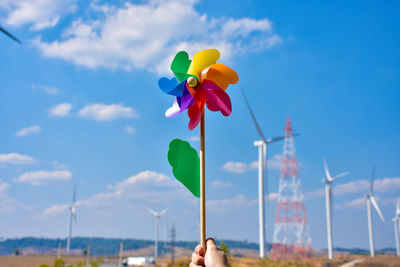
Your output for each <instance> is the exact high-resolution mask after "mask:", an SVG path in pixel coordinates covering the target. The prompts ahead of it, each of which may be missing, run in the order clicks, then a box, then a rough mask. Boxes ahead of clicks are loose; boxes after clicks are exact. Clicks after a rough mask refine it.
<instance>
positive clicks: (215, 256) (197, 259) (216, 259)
mask: <svg viewBox="0 0 400 267" xmlns="http://www.w3.org/2000/svg"><path fill="white" fill-rule="evenodd" d="M204 254H205V255H204ZM199 266H205V267H228V259H227V257H226V255H225V253H224V252H223V251H222V250H220V249H219V248H218V247H217V245H216V244H215V241H214V239H212V238H209V239H207V241H206V251H205V253H204V248H203V247H202V246H201V245H197V247H196V248H195V249H194V252H193V254H192V261H191V262H190V267H199Z"/></svg>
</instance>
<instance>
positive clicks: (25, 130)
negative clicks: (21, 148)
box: [15, 125, 42, 137]
mask: <svg viewBox="0 0 400 267" xmlns="http://www.w3.org/2000/svg"><path fill="white" fill-rule="evenodd" d="M41 131H42V128H41V127H40V126H39V125H33V126H29V127H26V128H22V129H21V130H19V131H18V132H17V133H16V134H15V135H16V136H18V137H22V136H29V135H31V134H35V133H40V132H41Z"/></svg>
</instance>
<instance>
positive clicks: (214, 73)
mask: <svg viewBox="0 0 400 267" xmlns="http://www.w3.org/2000/svg"><path fill="white" fill-rule="evenodd" d="M200 80H201V82H203V80H209V81H212V82H213V83H215V84H216V85H218V86H219V87H220V88H221V89H223V90H226V88H228V86H229V84H235V83H237V82H238V81H239V76H238V75H237V73H236V72H235V71H234V70H233V69H231V68H229V67H228V66H226V65H224V64H220V63H216V64H213V65H211V66H210V67H208V68H206V69H204V70H203V71H202V72H201V79H200Z"/></svg>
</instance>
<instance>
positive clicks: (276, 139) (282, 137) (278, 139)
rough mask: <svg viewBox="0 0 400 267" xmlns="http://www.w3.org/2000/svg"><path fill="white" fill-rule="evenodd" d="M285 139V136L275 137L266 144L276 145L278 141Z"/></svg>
mask: <svg viewBox="0 0 400 267" xmlns="http://www.w3.org/2000/svg"><path fill="white" fill-rule="evenodd" d="M283 139H285V136H284V135H282V136H275V137H272V138H268V139H267V141H266V143H267V144H271V143H275V142H278V141H280V140H283Z"/></svg>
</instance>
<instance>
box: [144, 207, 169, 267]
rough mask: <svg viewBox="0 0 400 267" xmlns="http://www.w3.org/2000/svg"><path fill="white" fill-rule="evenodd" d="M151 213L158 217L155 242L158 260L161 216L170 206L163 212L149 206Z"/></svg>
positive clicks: (155, 253)
mask: <svg viewBox="0 0 400 267" xmlns="http://www.w3.org/2000/svg"><path fill="white" fill-rule="evenodd" d="M147 209H148V210H149V212H150V213H151V214H153V215H154V216H155V217H156V236H155V241H154V242H155V244H154V258H155V259H156V260H157V257H158V233H159V231H160V217H161V216H163V215H164V214H165V213H166V212H167V210H168V208H166V209H164V210H163V211H161V212H155V211H154V210H152V209H150V208H147Z"/></svg>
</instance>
